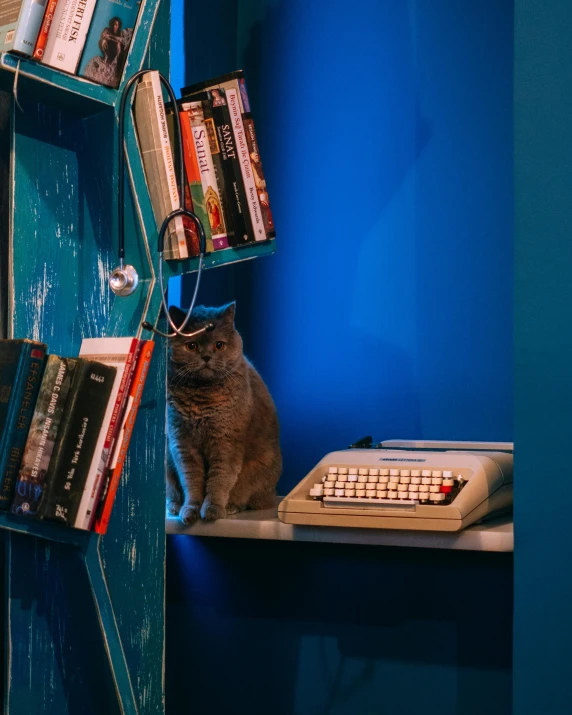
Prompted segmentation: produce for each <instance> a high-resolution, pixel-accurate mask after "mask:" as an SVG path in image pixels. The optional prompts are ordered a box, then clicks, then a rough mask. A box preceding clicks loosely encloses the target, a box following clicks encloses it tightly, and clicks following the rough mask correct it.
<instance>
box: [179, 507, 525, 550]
mask: <svg viewBox="0 0 572 715" xmlns="http://www.w3.org/2000/svg"><path fill="white" fill-rule="evenodd" d="M166 528H167V534H189V535H191V536H218V537H226V538H237V539H269V540H275V541H313V542H321V543H332V544H363V545H370V546H412V547H417V548H427V549H456V550H460V551H497V552H499V551H502V552H510V551H513V549H514V535H513V523H512V516H503V517H499V518H496V519H491V520H489V521H486V522H483V523H482V524H476V525H474V526H470V527H468V528H467V529H463V530H462V531H453V532H443V531H405V530H402V529H346V528H343V527H329V526H294V525H293V524H283V523H282V522H281V521H280V520H279V519H278V516H277V510H276V508H274V509H268V510H266V511H246V512H242V513H241V514H236V515H235V516H231V517H228V518H227V519H220V520H219V521H214V522H210V523H205V522H201V521H200V522H197V523H196V524H193V525H192V526H185V524H183V523H181V522H180V521H179V519H175V518H173V517H167V523H166Z"/></svg>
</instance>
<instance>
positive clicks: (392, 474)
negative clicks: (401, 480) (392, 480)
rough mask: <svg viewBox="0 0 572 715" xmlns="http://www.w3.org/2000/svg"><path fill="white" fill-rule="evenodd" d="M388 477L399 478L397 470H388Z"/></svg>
mask: <svg viewBox="0 0 572 715" xmlns="http://www.w3.org/2000/svg"><path fill="white" fill-rule="evenodd" d="M389 476H390V477H398V476H399V469H390V470H389Z"/></svg>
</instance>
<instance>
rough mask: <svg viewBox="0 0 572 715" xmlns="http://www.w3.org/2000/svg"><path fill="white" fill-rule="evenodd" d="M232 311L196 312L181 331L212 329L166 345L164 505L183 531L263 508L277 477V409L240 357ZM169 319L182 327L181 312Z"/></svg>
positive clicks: (228, 308)
mask: <svg viewBox="0 0 572 715" xmlns="http://www.w3.org/2000/svg"><path fill="white" fill-rule="evenodd" d="M234 310H235V305H234V303H232V304H230V305H226V306H223V307H222V308H205V307H203V306H199V307H197V308H195V310H194V311H193V315H192V318H191V320H190V322H189V324H188V325H187V326H186V328H185V332H191V331H193V330H196V329H198V328H200V327H202V326H204V325H205V324H206V323H207V322H212V323H213V324H214V325H215V329H214V330H213V331H212V332H207V333H202V334H201V335H199V336H197V337H196V338H175V339H173V340H170V341H169V344H170V349H169V364H168V382H167V386H168V392H167V404H168V417H167V422H168V438H169V439H168V441H169V455H168V465H167V499H168V510H169V513H170V514H171V515H174V516H177V515H178V516H179V518H180V519H181V521H182V522H184V523H185V524H192V523H193V522H195V521H196V520H197V519H198V518H199V516H200V517H201V518H203V519H205V520H207V521H212V520H214V519H220V518H222V517H225V516H226V515H227V514H234V513H236V512H238V511H241V510H242V509H247V508H250V509H268V508H270V507H271V506H273V505H274V502H275V496H276V483H277V482H278V479H279V478H280V474H281V472H282V456H281V453H280V444H279V438H278V418H277V415H276V408H275V407H274V403H273V402H272V398H271V397H270V393H269V392H268V389H267V388H266V385H265V384H264V382H263V381H262V378H261V377H260V375H259V374H258V373H257V372H256V370H255V369H254V367H253V366H252V365H251V364H250V363H249V362H248V360H247V359H246V358H245V357H244V355H243V353H242V339H241V337H240V335H239V334H238V332H237V331H236V329H235V327H234ZM171 315H172V317H173V320H174V321H175V323H176V324H178V325H180V324H181V323H182V320H183V316H184V313H183V312H182V311H180V310H178V309H171Z"/></svg>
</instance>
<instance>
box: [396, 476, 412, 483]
mask: <svg viewBox="0 0 572 715" xmlns="http://www.w3.org/2000/svg"><path fill="white" fill-rule="evenodd" d="M399 482H400V483H401V484H411V477H399Z"/></svg>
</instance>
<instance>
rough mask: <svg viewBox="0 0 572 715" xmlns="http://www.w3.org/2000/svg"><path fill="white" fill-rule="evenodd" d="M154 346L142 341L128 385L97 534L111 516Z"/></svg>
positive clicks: (98, 519) (97, 520)
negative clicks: (122, 419)
mask: <svg viewBox="0 0 572 715" xmlns="http://www.w3.org/2000/svg"><path fill="white" fill-rule="evenodd" d="M154 347H155V343H154V342H153V341H152V340H146V341H145V342H144V343H143V346H142V348H141V352H140V353H139V358H138V360H137V365H136V366H135V371H134V373H133V380H132V382H131V385H130V387H129V394H128V398H127V405H126V408H125V414H124V421H123V424H122V426H121V431H120V433H119V435H118V438H117V449H116V451H115V455H114V457H113V461H112V463H111V465H110V475H109V484H108V487H107V493H106V494H105V495H104V496H103V500H102V502H101V504H100V509H99V510H98V513H97V515H96V518H95V527H94V530H95V531H96V532H97V533H98V534H105V533H106V532H107V526H108V524H109V517H110V516H111V511H112V509H113V502H114V501H115V495H116V494H117V489H118V487H119V481H120V478H121V472H122V470H123V464H124V463H125V457H126V456H127V450H128V448H129V442H130V441H131V435H132V434H133V426H134V425H135V418H136V416H137V411H138V409H139V405H140V404H141V396H142V394H143V388H144V387H145V380H146V379H147V374H148V372H149V365H150V364H151V356H152V355H153V348H154Z"/></svg>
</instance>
